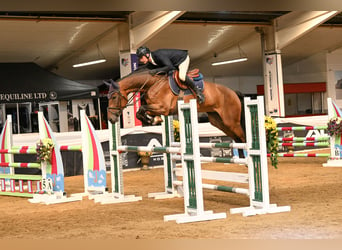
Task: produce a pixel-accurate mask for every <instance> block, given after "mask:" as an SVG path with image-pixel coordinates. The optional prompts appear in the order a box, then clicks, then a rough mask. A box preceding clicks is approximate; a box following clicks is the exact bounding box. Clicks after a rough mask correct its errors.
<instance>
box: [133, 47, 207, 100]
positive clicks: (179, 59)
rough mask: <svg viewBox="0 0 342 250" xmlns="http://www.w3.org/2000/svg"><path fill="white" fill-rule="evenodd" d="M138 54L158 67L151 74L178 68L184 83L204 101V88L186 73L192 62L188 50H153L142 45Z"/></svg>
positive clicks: (143, 61)
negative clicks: (197, 84)
mask: <svg viewBox="0 0 342 250" xmlns="http://www.w3.org/2000/svg"><path fill="white" fill-rule="evenodd" d="M136 54H137V56H138V58H139V60H140V62H142V63H144V64H149V65H153V66H154V67H157V68H156V69H153V70H151V71H150V73H151V74H156V73H158V72H160V71H162V72H169V71H171V70H174V69H178V71H179V79H180V80H181V81H182V83H184V84H185V85H186V86H187V87H189V88H190V89H191V90H193V91H194V92H195V93H196V96H197V99H198V102H199V103H203V102H204V95H203V93H202V90H201V89H200V88H198V87H197V86H196V85H195V84H194V82H193V81H192V79H191V78H190V77H189V76H187V74H186V73H187V72H188V68H189V64H190V57H189V55H188V51H186V50H178V49H159V50H156V51H153V52H151V51H150V49H149V48H147V47H145V46H141V47H139V48H138V49H137V52H136Z"/></svg>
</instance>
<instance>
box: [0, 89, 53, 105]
mask: <svg viewBox="0 0 342 250" xmlns="http://www.w3.org/2000/svg"><path fill="white" fill-rule="evenodd" d="M56 98H57V93H56V92H54V91H50V92H30V93H20V92H18V93H0V102H2V103H4V102H28V101H42V100H56Z"/></svg>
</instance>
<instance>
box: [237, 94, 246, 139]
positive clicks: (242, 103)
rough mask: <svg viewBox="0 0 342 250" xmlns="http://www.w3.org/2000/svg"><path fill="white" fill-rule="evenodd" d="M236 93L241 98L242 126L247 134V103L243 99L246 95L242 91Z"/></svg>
mask: <svg viewBox="0 0 342 250" xmlns="http://www.w3.org/2000/svg"><path fill="white" fill-rule="evenodd" d="M235 93H236V94H237V96H238V97H239V99H240V102H241V118H240V124H241V127H242V129H243V131H244V132H245V134H246V121H245V102H244V100H243V98H244V97H245V95H244V94H242V93H241V92H240V91H235Z"/></svg>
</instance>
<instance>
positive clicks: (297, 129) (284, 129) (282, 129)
mask: <svg viewBox="0 0 342 250" xmlns="http://www.w3.org/2000/svg"><path fill="white" fill-rule="evenodd" d="M321 129H323V130H324V129H327V126H295V127H278V128H277V131H306V130H321Z"/></svg>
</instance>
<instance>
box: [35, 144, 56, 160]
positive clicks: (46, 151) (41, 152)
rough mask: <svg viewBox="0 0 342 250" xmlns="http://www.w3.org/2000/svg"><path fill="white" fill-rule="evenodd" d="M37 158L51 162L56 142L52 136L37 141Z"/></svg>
mask: <svg viewBox="0 0 342 250" xmlns="http://www.w3.org/2000/svg"><path fill="white" fill-rule="evenodd" d="M36 146H37V147H36V150H37V160H38V161H40V162H43V161H45V162H50V161H51V155H52V151H53V147H54V144H53V142H52V140H51V139H50V138H44V139H42V140H39V141H38V142H37V143H36Z"/></svg>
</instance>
